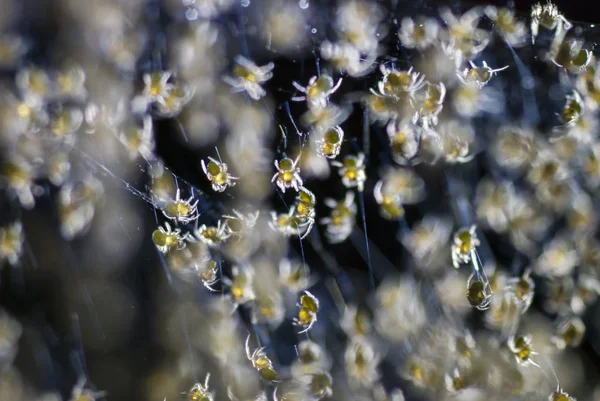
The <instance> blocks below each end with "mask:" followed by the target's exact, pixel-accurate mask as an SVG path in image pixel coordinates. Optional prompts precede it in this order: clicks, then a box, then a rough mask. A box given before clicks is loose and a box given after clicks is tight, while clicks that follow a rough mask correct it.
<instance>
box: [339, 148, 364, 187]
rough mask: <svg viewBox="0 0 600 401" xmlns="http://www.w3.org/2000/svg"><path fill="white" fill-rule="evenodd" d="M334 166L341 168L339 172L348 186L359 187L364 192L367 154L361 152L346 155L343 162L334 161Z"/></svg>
mask: <svg viewBox="0 0 600 401" xmlns="http://www.w3.org/2000/svg"><path fill="white" fill-rule="evenodd" d="M331 165H332V166H336V167H338V168H339V169H340V171H339V173H340V176H341V177H342V183H343V184H344V186H345V187H346V188H354V187H357V188H358V190H359V191H361V192H362V190H363V189H364V184H365V181H366V180H367V175H366V173H365V155H364V154H363V153H359V154H358V155H356V156H352V155H349V156H346V157H344V161H343V162H342V163H340V162H338V161H332V162H331Z"/></svg>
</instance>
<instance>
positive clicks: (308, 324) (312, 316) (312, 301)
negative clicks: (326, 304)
mask: <svg viewBox="0 0 600 401" xmlns="http://www.w3.org/2000/svg"><path fill="white" fill-rule="evenodd" d="M297 306H298V308H299V311H298V316H297V317H295V318H294V325H296V326H301V327H303V328H304V329H303V330H302V331H300V333H304V332H307V331H308V330H310V329H311V328H312V326H313V325H314V324H315V323H316V322H317V312H318V311H319V300H318V299H317V297H315V296H314V295H313V294H311V293H310V292H308V291H306V290H305V291H304V295H302V296H301V297H300V303H298V304H297Z"/></svg>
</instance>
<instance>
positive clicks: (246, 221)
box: [223, 209, 260, 237]
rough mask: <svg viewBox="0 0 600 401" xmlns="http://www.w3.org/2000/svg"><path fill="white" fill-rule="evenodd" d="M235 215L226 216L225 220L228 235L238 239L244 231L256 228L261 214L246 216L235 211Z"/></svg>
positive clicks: (224, 216)
mask: <svg viewBox="0 0 600 401" xmlns="http://www.w3.org/2000/svg"><path fill="white" fill-rule="evenodd" d="M233 214H234V215H226V214H224V215H223V218H224V219H226V226H227V233H228V234H229V235H230V236H234V237H238V236H240V235H242V234H243V233H244V231H246V230H248V229H250V228H252V227H254V225H255V224H256V221H257V220H258V216H259V214H260V212H259V211H256V212H254V213H248V214H247V215H245V216H244V215H243V214H242V213H240V212H238V211H237V210H235V209H233Z"/></svg>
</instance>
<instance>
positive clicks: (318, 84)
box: [292, 74, 342, 107]
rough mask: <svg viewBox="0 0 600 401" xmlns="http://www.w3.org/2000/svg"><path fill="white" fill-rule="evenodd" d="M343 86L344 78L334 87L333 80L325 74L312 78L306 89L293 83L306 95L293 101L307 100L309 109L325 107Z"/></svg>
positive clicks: (294, 98) (296, 97)
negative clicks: (330, 97)
mask: <svg viewBox="0 0 600 401" xmlns="http://www.w3.org/2000/svg"><path fill="white" fill-rule="evenodd" d="M341 84H342V78H340V79H339V80H338V81H337V83H336V84H335V85H334V84H333V78H331V77H330V76H329V75H326V74H323V75H321V76H320V77H318V78H317V77H316V76H313V77H311V78H310V80H309V81H308V85H306V87H304V86H302V85H300V84H299V83H298V82H296V81H293V82H292V85H294V88H296V89H297V90H299V91H300V92H302V93H304V96H295V97H293V98H292V100H293V101H294V102H301V101H303V100H306V103H307V104H308V106H309V107H325V106H327V103H328V102H329V96H331V95H332V94H333V93H335V91H337V90H338V89H339V87H340V85H341Z"/></svg>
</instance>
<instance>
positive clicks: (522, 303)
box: [505, 271, 535, 314]
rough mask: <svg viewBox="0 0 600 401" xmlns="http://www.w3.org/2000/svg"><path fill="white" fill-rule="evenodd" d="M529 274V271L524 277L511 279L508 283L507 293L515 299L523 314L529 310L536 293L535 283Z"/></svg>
mask: <svg viewBox="0 0 600 401" xmlns="http://www.w3.org/2000/svg"><path fill="white" fill-rule="evenodd" d="M529 273H530V272H529V271H527V272H525V274H524V275H523V276H522V277H515V278H511V279H508V280H507V281H506V287H505V291H508V293H509V294H511V295H512V296H513V297H514V298H515V301H516V304H517V307H518V308H519V311H520V312H521V314H523V313H525V312H526V311H527V309H529V306H530V305H531V301H532V300H533V294H534V292H535V282H534V281H533V279H532V278H531V277H530V276H529Z"/></svg>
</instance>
